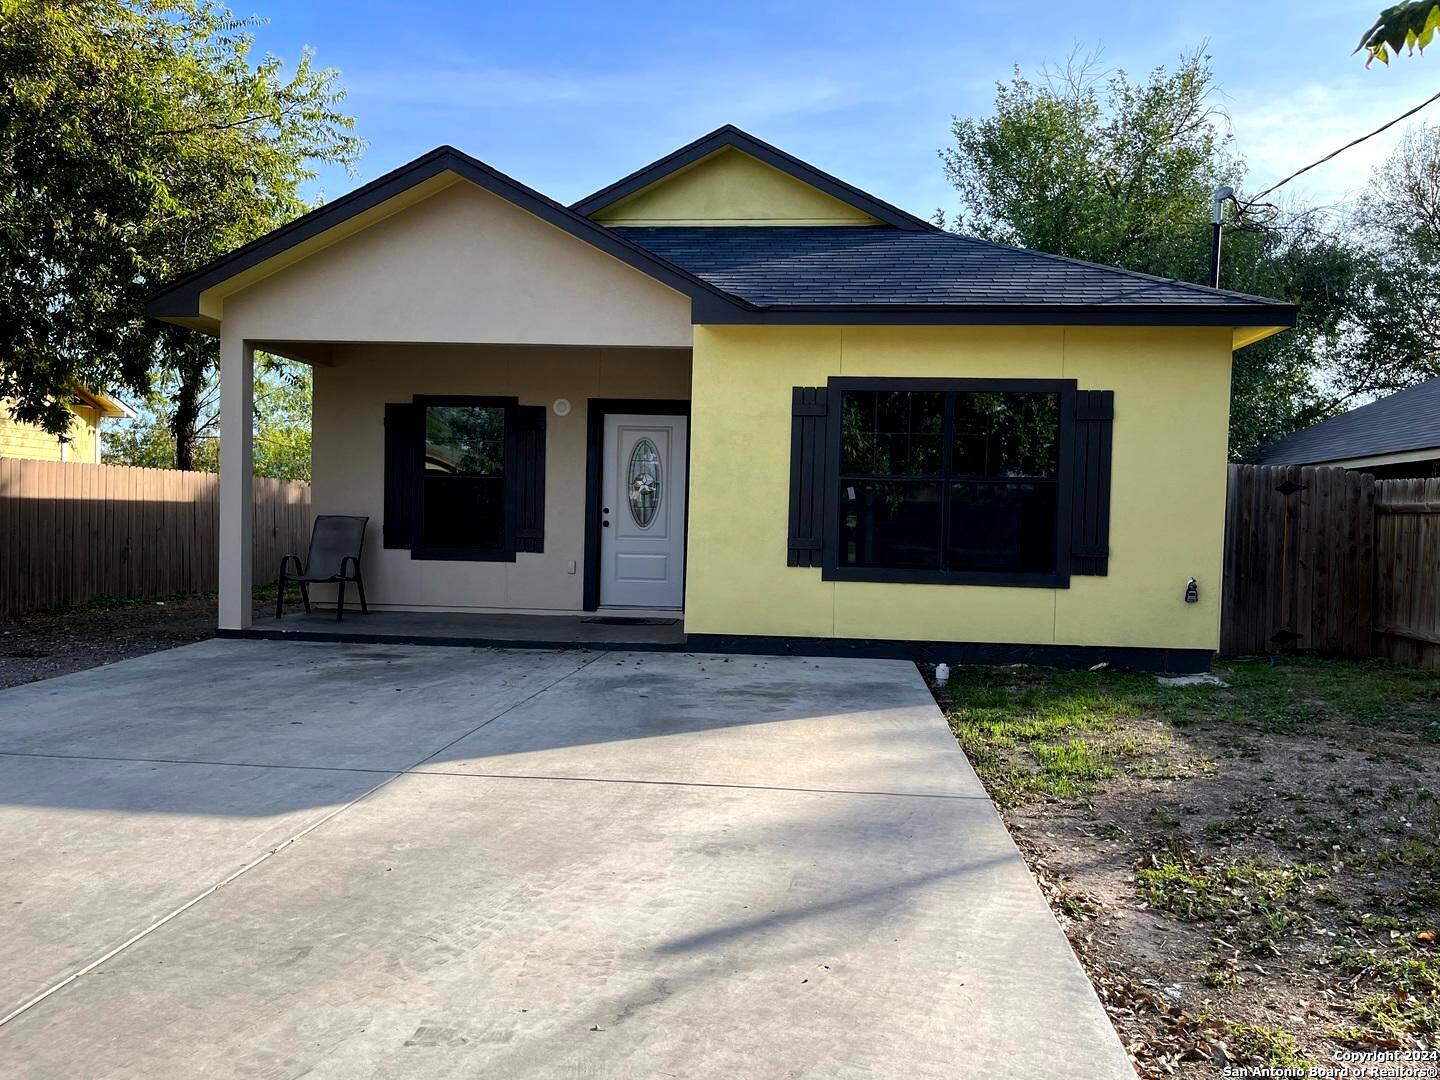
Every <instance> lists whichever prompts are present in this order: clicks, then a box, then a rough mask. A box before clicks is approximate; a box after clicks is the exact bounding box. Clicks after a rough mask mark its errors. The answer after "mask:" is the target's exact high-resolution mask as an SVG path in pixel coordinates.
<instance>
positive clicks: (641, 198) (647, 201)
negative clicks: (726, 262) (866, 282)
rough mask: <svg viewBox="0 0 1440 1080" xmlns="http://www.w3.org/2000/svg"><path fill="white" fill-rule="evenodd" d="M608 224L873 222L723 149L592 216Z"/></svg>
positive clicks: (775, 170) (753, 159) (742, 156)
mask: <svg viewBox="0 0 1440 1080" xmlns="http://www.w3.org/2000/svg"><path fill="white" fill-rule="evenodd" d="M595 220H596V221H600V222H603V223H604V224H606V225H874V224H877V222H876V220H875V219H874V218H873V217H871V216H870V215H869V214H866V213H864V212H862V211H860V210H857V209H856V208H855V207H853V206H851V205H849V204H848V203H844V202H841V201H840V200H839V199H836V198H834V197H832V196H830V195H827V194H825V192H823V191H818V190H816V189H815V188H813V187H811V186H810V185H809V184H804V183H801V182H800V181H799V180H796V179H795V178H794V177H793V176H787V175H786V174H785V173H783V172H781V171H780V170H779V169H775V168H772V167H771V166H769V165H766V164H765V163H764V162H762V161H757V160H756V159H755V158H753V157H751V156H750V155H749V154H744V153H741V152H740V151H738V150H722V151H720V152H719V153H717V154H712V155H711V156H710V157H707V158H703V159H702V160H700V161H698V162H696V163H695V164H694V165H692V166H690V168H689V169H686V170H685V171H683V172H679V173H676V174H674V175H673V176H669V177H666V178H665V180H664V181H662V182H660V183H657V184H654V185H652V186H650V187H647V188H644V189H642V190H640V191H637V192H636V193H635V194H634V195H631V196H630V197H629V198H627V199H623V200H621V201H620V202H617V203H616V204H615V205H613V206H609V207H606V208H605V209H604V210H602V211H600V212H599V213H598V214H596V215H595Z"/></svg>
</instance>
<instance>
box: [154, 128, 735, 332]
mask: <svg viewBox="0 0 1440 1080" xmlns="http://www.w3.org/2000/svg"><path fill="white" fill-rule="evenodd" d="M458 181H469V182H470V183H472V184H475V185H477V186H478V187H480V188H483V189H484V190H486V191H489V192H490V193H491V194H494V195H498V196H499V197H500V198H502V199H505V200H506V201H507V202H510V203H512V204H513V205H515V206H517V207H519V208H520V209H522V210H525V211H527V212H529V213H531V214H533V215H534V216H535V217H538V218H540V219H541V220H542V221H545V222H546V223H548V224H550V225H553V226H555V227H556V228H559V229H561V230H562V231H564V232H567V233H569V234H570V235H572V236H575V237H577V238H578V239H580V240H583V241H585V242H586V243H589V244H591V245H593V246H594V247H597V248H599V249H600V250H601V251H603V252H605V253H606V254H608V255H611V256H612V257H614V258H617V259H619V260H620V261H621V262H623V263H626V264H628V265H630V266H632V267H634V268H635V269H637V270H640V271H642V272H644V273H646V274H649V275H650V276H651V277H653V278H654V279H656V280H657V281H659V282H660V283H661V284H664V285H668V286H670V287H671V288H672V289H675V290H676V291H677V292H680V293H683V294H685V295H687V296H689V297H690V298H691V299H692V300H703V301H704V302H705V304H706V306H707V308H715V307H720V308H725V307H730V306H734V305H737V304H738V305H740V306H742V307H743V306H744V304H743V301H739V300H737V299H735V298H733V297H730V296H727V295H726V294H725V293H723V292H721V291H720V290H719V289H716V288H715V287H714V286H711V285H709V284H707V283H705V282H703V281H701V280H700V279H699V278H697V277H695V276H694V275H692V274H689V273H687V272H685V271H683V270H680V269H678V268H677V267H674V266H671V265H669V264H668V263H666V262H665V261H664V260H663V259H660V258H659V257H658V256H656V255H654V254H652V253H651V252H648V251H646V250H645V249H644V248H641V247H639V246H637V245H635V244H633V243H631V242H630V241H629V240H626V239H625V238H624V237H622V236H620V235H618V234H617V233H615V232H612V231H611V230H609V229H607V228H605V227H604V226H603V225H599V224H596V223H595V222H593V221H591V220H590V219H589V218H586V217H584V216H583V215H581V214H578V213H576V212H575V211H573V210H570V209H568V208H567V207H565V206H563V205H561V204H560V203H557V202H555V201H554V200H553V199H551V198H549V197H548V196H545V195H542V194H541V193H540V192H538V191H536V190H534V189H533V188H530V187H527V186H526V185H525V184H522V183H520V182H519V181H518V180H514V179H512V178H511V177H508V176H506V175H505V174H504V173H502V172H500V171H498V170H496V169H493V168H491V167H490V166H489V165H486V164H485V163H484V162H483V161H480V160H479V159H477V158H473V157H471V156H470V155H468V154H464V153H461V152H460V151H459V150H456V149H455V148H454V147H451V146H441V147H437V148H436V149H434V150H432V151H430V153H428V154H425V155H423V156H422V157H419V158H416V159H415V160H414V161H412V162H410V163H409V164H407V165H402V166H401V167H400V168H398V169H396V170H394V171H393V172H389V173H386V174H385V175H384V176H382V177H380V178H379V179H376V180H372V181H371V182H370V183H368V184H365V185H363V186H362V187H359V188H356V189H355V190H354V191H352V192H350V193H349V194H348V195H344V196H342V197H341V198H338V199H336V200H335V201H334V202H330V203H326V204H325V205H323V206H321V207H319V208H317V209H315V210H312V211H311V212H310V213H308V214H305V215H303V216H302V217H299V218H296V219H295V220H294V221H292V222H290V223H289V224H287V225H283V226H281V227H280V228H278V229H275V230H274V231H273V232H270V233H267V234H266V235H264V236H262V237H260V238H259V239H258V240H255V241H252V242H251V243H249V244H246V245H245V246H244V247H241V248H239V249H238V250H236V251H233V252H231V253H230V254H229V255H225V256H223V257H222V258H219V259H216V260H215V261H214V262H211V263H208V264H207V265H205V266H202V267H200V268H199V269H198V270H195V271H193V272H191V273H189V274H186V275H185V276H184V277H182V278H179V279H178V280H176V281H174V282H171V283H170V284H169V285H167V286H165V287H164V288H163V289H161V290H160V291H159V292H157V293H155V294H154V295H153V296H152V297H151V298H150V302H149V303H148V305H147V306H146V313H147V314H148V315H150V316H151V317H152V318H156V319H161V320H163V321H166V322H172V323H175V324H177V325H180V326H187V327H190V328H191V329H197V330H204V331H206V332H209V333H216V332H218V330H219V326H220V317H221V314H222V310H223V302H224V299H225V297H226V296H229V295H233V294H234V293H236V292H238V291H240V290H241V289H244V288H248V287H249V286H250V285H252V284H254V283H256V282H257V281H260V280H263V279H264V278H266V277H269V276H270V275H271V274H273V273H277V272H279V271H280V270H283V269H285V268H286V267H288V266H291V265H293V264H295V263H297V262H299V261H300V260H302V259H304V258H306V257H308V256H309V255H312V254H314V253H315V252H317V251H321V250H323V249H325V248H327V247H330V246H331V245H332V244H334V243H337V242H338V241H340V240H342V239H345V238H347V237H350V236H353V235H355V234H356V233H358V232H360V231H362V230H364V229H367V228H369V227H370V226H372V225H374V224H377V223H378V222H380V221H384V220H385V219H387V218H389V217H391V216H393V215H394V214H396V213H398V212H400V211H402V210H405V209H408V208H409V207H411V206H414V205H416V204H417V203H419V202H421V201H423V200H425V199H428V198H430V197H431V196H433V195H435V194H437V193H439V192H440V191H444V190H445V189H446V188H448V187H450V186H451V185H452V184H454V183H456V182H458Z"/></svg>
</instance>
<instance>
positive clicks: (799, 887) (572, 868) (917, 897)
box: [0, 641, 1133, 1080]
mask: <svg viewBox="0 0 1440 1080" xmlns="http://www.w3.org/2000/svg"><path fill="white" fill-rule="evenodd" d="M0 851H3V852H4V867H5V869H4V874H3V878H0V912H3V919H4V922H3V927H4V932H3V933H0V1016H4V1017H8V1019H6V1020H5V1021H4V1022H3V1024H0V1076H5V1077H8V1078H21V1077H55V1078H61V1077H63V1078H66V1080H72V1078H84V1080H90V1078H98V1077H146V1078H155V1077H195V1076H211V1077H230V1076H233V1077H247V1078H248V1077H276V1078H279V1077H299V1076H306V1077H314V1078H325V1080H353V1078H357V1077H397V1078H398V1077H406V1078H413V1077H496V1078H505V1080H508V1078H512V1077H532V1076H533V1077H566V1078H591V1077H595V1078H599V1077H615V1078H620V1077H624V1078H632V1077H634V1078H645V1077H670V1076H676V1077H714V1078H722V1077H723V1078H726V1080H731V1078H738V1077H743V1078H751V1077H757V1078H758V1077H786V1078H793V1077H826V1078H832V1077H868V1078H875V1077H896V1078H899V1077H905V1078H921V1077H937V1078H940V1077H943V1078H945V1080H954V1078H956V1077H1001V1076H1003V1077H1066V1078H1070V1077H1076V1076H1084V1077H1088V1078H1093V1080H1105V1078H1109V1077H1130V1076H1133V1074H1132V1073H1131V1072H1130V1069H1129V1066H1128V1064H1127V1063H1126V1060H1125V1055H1124V1053H1123V1051H1122V1049H1121V1047H1120V1044H1119V1041H1118V1040H1117V1038H1116V1037H1115V1034H1114V1032H1113V1031H1112V1029H1111V1027H1110V1025H1109V1023H1108V1021H1107V1020H1106V1018H1105V1015H1104V1013H1103V1011H1102V1010H1101V1007H1100V1005H1099V1003H1098V1002H1097V1001H1096V999H1095V995H1094V993H1093V991H1092V990H1091V988H1090V985H1089V983H1088V982H1087V981H1086V980H1085V977H1084V975H1083V973H1082V972H1081V970H1080V968H1079V966H1078V964H1077V963H1076V961H1075V959H1074V957H1073V955H1072V954H1071V952H1070V950H1069V947H1068V946H1067V944H1066V942H1065V939H1064V937H1063V935H1062V934H1061V932H1060V930H1059V928H1058V926H1057V925H1056V924H1055V922H1054V920H1053V918H1052V917H1051V915H1050V912H1049V910H1048V908H1047V907H1046V905H1045V903H1044V901H1043V900H1042V898H1041V896H1040V894H1039V892H1038V890H1037V889H1036V887H1035V885H1034V883H1033V881H1032V879H1031V878H1030V875H1029V873H1028V872H1027V871H1026V869H1025V866H1024V864H1023V862H1022V861H1021V859H1020V857H1019V855H1018V854H1017V853H1016V850H1015V848H1014V846H1013V845H1012V844H1011V841H1010V838H1009V836H1008V835H1007V834H1006V832H1005V830H1004V828H1003V826H1002V825H1001V823H1000V820H999V818H998V817H997V816H996V814H995V811H994V810H993V808H992V807H991V805H990V803H989V801H988V800H987V799H986V797H985V795H984V793H983V791H982V790H981V787H980V785H979V783H978V782H977V780H976V778H975V775H974V773H973V772H972V771H971V769H970V767H969V765H968V763H967V762H966V761H965V758H964V756H963V755H962V754H961V753H960V752H959V751H958V749H957V748H956V745H955V742H954V740H953V739H952V738H951V736H950V733H949V732H948V730H947V729H946V727H945V724H944V721H943V720H942V718H941V717H940V715H939V713H938V711H937V710H936V708H935V706H934V704H933V703H932V701H931V699H930V696H929V694H928V693H927V692H926V689H925V687H924V685H923V683H922V681H921V679H920V677H919V675H918V674H917V672H916V671H915V669H914V667H913V666H911V665H909V664H904V663H899V662H889V661H851V660H846V661H841V660H811V659H800V658H761V657H742V656H732V657H728V658H727V657H719V656H701V655H684V654H658V653H634V654H623V653H582V652H505V651H494V650H474V649H449V648H413V647H394V646H375V645H371V646H366V645H323V644H301V643H297V642H259V641H255V642H242V641H212V642H206V643H204V644H199V645H192V646H188V647H185V648H181V649H176V650H173V651H170V652H165V653H160V654H156V655H154V656H150V657H146V658H144V659H140V660H131V661H127V662H124V663H120V664H115V665H112V666H109V667H104V668H97V669H94V670H91V671H86V672H82V673H79V674H76V675H69V676H65V677H63V678H58V679H52V680H49V681H47V682H41V683H34V684H31V685H29V686H22V687H17V688H15V689H12V690H6V691H0Z"/></svg>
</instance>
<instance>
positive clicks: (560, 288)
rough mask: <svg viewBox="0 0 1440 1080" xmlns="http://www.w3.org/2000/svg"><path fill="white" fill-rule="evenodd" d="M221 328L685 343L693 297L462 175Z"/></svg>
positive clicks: (291, 272)
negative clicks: (664, 283) (458, 180)
mask: <svg viewBox="0 0 1440 1080" xmlns="http://www.w3.org/2000/svg"><path fill="white" fill-rule="evenodd" d="M224 333H225V335H226V336H227V337H228V336H232V335H233V336H236V337H239V338H245V339H249V340H271V341H278V340H284V339H296V340H310V341H346V342H376V341H413V342H421V341H442V342H475V341H478V342H494V343H506V344H510V343H514V344H535V345H643V346H670V347H677V348H689V346H690V341H691V330H690V300H689V298H688V297H686V296H684V295H682V294H681V293H678V292H676V291H675V290H673V289H670V288H669V287H667V286H665V285H661V284H660V283H659V282H657V281H655V280H654V279H653V278H651V277H648V276H647V275H645V274H642V273H641V272H640V271H638V270H635V269H633V268H631V267H630V266H627V265H626V264H625V263H623V262H621V261H620V260H619V259H615V258H612V257H611V256H609V255H607V254H605V253H604V252H602V251H600V250H599V249H598V248H596V247H594V246H592V245H590V244H587V243H585V242H584V241H582V240H579V239H576V238H575V237H573V236H571V235H569V234H568V233H565V232H563V231H561V230H560V229H557V228H555V227H554V226H553V225H548V224H546V223H545V222H543V221H541V220H540V219H539V218H537V217H535V216H534V215H532V214H530V213H528V212H526V211H524V210H521V209H520V208H519V207H517V206H514V205H513V204H511V203H508V202H506V201H505V200H503V199H501V198H499V197H497V196H495V195H492V194H490V193H489V192H487V191H484V190H482V189H480V188H478V187H476V186H475V185H473V184H471V183H468V182H465V181H461V182H458V183H455V184H453V185H452V186H450V187H448V188H445V189H444V190H442V191H440V192H439V193H438V194H434V195H431V196H430V197H429V198H428V199H426V200H424V201H423V202H421V203H419V204H417V205H415V206H412V207H409V208H408V209H406V210H405V211H404V212H403V213H400V214H396V215H394V216H393V217H389V218H386V219H385V220H383V221H381V222H379V223H378V224H375V225H372V226H370V227H369V228H368V229H366V230H365V231H363V232H360V233H358V234H356V235H354V236H350V237H348V238H347V239H344V240H341V241H340V242H339V243H337V244H335V245H333V246H332V247H328V248H326V249H325V250H323V251H320V252H318V253H315V254H312V255H310V256H309V257H308V258H306V259H305V260H304V261H303V262H301V263H297V264H296V265H293V266H290V267H287V268H285V269H282V270H279V271H278V272H276V273H274V274H272V275H271V276H269V277H267V278H265V279H263V280H261V281H259V282H257V283H255V284H252V285H250V286H249V287H248V288H246V289H244V290H243V291H241V292H238V293H236V294H235V295H233V296H230V297H228V298H226V299H225V301H224Z"/></svg>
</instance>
